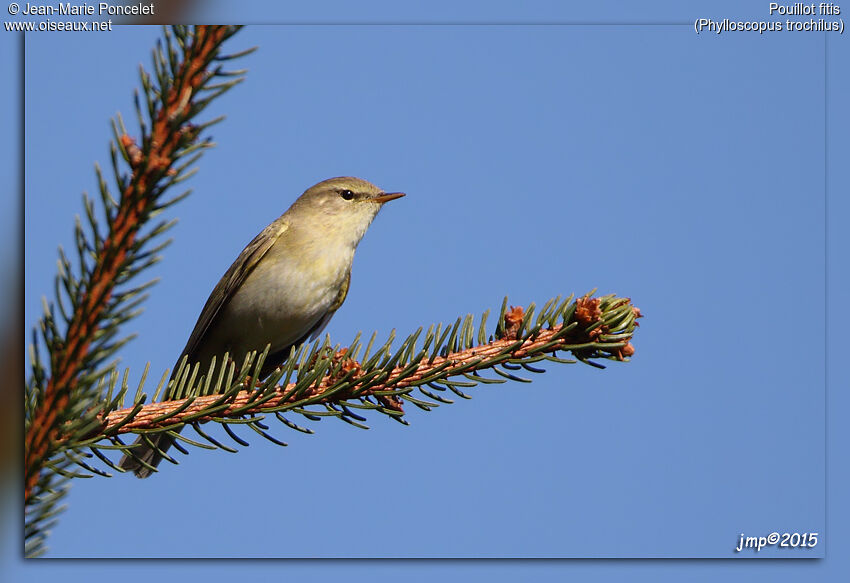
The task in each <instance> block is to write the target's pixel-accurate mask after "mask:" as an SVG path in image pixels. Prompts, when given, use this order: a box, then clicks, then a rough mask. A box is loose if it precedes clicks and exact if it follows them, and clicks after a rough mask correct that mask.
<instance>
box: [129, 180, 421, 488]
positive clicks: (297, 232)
mask: <svg viewBox="0 0 850 583" xmlns="http://www.w3.org/2000/svg"><path fill="white" fill-rule="evenodd" d="M402 196H405V194H404V193H403V192H390V193H387V192H384V191H383V190H381V189H380V188H378V187H377V186H375V185H374V184H372V183H371V182H368V181H366V180H363V179H361V178H355V177H352V176H341V177H336V178H329V179H327V180H323V181H322V182H319V183H318V184H315V185H314V186H311V187H310V188H308V189H307V190H306V191H305V192H304V193H303V194H302V195H301V196H300V197H298V198H297V199H296V200H295V202H293V203H292V205H291V206H290V207H289V209H288V210H287V211H286V212H285V213H283V214H282V215H281V216H280V217H278V218H277V219H276V220H275V221H273V222H272V223H271V224H269V225H268V226H267V227H266V228H265V229H263V230H262V231H261V232H260V233H259V234H258V235H257V236H256V237H254V239H253V240H252V241H251V242H250V243H248V245H247V246H246V247H245V249H243V250H242V252H241V253H240V254H239V257H237V258H236V261H234V262H233V264H232V265H231V266H230V268H229V269H228V270H227V271H226V272H225V274H224V276H223V277H222V278H221V280H220V281H219V282H218V284H217V285H216V286H215V288H214V289H213V291H212V293H211V294H210V296H209V298H208V299H207V301H206V303H205V304H204V307H203V309H202V310H201V314H200V316H199V317H198V321H197V323H196V324H195V327H194V329H193V330H192V333H191V334H190V335H189V340H188V341H187V342H186V346H185V348H184V349H183V351H182V352H181V354H180V358H179V359H178V361H177V364H176V365H175V367H174V373H173V374H176V372H177V369H178V368H179V364H180V362H181V361H182V360H183V358H184V357H185V358H186V359H187V363H188V364H189V365H190V366H193V365H195V364H196V363H197V364H199V365H200V370H201V371H202V372H203V371H207V370H208V369H209V366H210V364H211V361H212V359H213V357H215V358H216V361H217V362H221V359H222V357H223V356H224V354H225V353H228V354H229V356H230V359H231V360H232V361H233V362H235V363H236V365H237V366H239V364H241V363H242V362H243V360H244V358H245V356H246V355H247V354H248V352H250V351H253V350H259V351H263V350H264V349H265V347H266V346H269V352H268V355H267V357H266V360H265V362H264V364H263V367H262V370H261V371H260V378H265V377H266V376H268V375H269V374H271V373H272V372H274V370H275V368H277V367H278V366H280V365H281V364H283V362H284V361H285V360H286V359H287V357H288V356H289V354H290V349H291V348H292V347H296V348H297V347H298V346H300V345H301V344H302V343H304V342H307V341H311V340H314V339H315V338H316V337H318V335H319V334H321V332H322V331H323V330H324V329H325V327H326V326H327V325H328V322H329V321H330V319H331V318H332V317H333V315H334V313H336V311H337V310H338V309H339V308H340V306H342V303H343V302H344V301H345V298H346V296H347V294H348V288H349V284H350V281H351V264H352V261H353V259H354V252H355V250H356V248H357V245H358V244H359V243H360V240H361V239H362V238H363V236H364V235H365V234H366V230H367V229H368V228H369V225H370V224H371V223H372V221H373V219H374V218H375V216H376V215H377V214H378V211H380V210H381V208H382V207H383V205H384V204H385V203H387V202H389V201H391V200H395V199H397V198H401V197H402ZM225 364H226V363H223V364H222V365H221V366H224V365H225ZM172 380H174V377H172ZM148 439H149V440H150V441H151V442H153V445H154V446H155V447H150V446H149V445H148V444H147V443H146V442H145V441H144V439H143V437H141V436H140V437H139V438H138V439H137V440H136V441H135V443H134V444H133V448H132V451H133V455H130V454H126V453H125V455H124V456H123V457H122V458H121V461H120V462H119V467H120V468H121V469H123V470H126V471H132V472H133V473H134V474H135V475H136V476H137V477H139V478H147V477H148V476H150V475H151V474H153V473H154V471H155V470H154V469H151V468H156V467H157V466H158V465H159V463H160V462H161V461H162V455H161V454H160V453H159V452H158V451H157V449H158V450H160V451H162V452H165V451H167V450H168V448H169V447H171V445H172V444H173V443H174V438H173V437H171V436H170V435H168V434H167V433H157V434H153V435H150V436H149V437H148ZM140 460H141V461H140ZM142 462H143V463H142Z"/></svg>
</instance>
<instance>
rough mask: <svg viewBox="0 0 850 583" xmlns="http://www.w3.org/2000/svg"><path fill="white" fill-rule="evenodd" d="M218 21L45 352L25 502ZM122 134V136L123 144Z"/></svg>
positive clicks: (27, 449)
mask: <svg viewBox="0 0 850 583" xmlns="http://www.w3.org/2000/svg"><path fill="white" fill-rule="evenodd" d="M226 32H227V28H226V27H223V26H199V27H197V28H196V33H195V36H194V39H193V41H192V42H193V45H194V46H193V48H191V49H188V48H187V51H186V54H191V55H193V57H192V58H191V59H190V60H188V61H185V62H184V63H182V65H181V66H180V70H179V71H178V73H177V74H176V75H175V80H181V79H182V80H183V82H182V83H181V82H176V83H175V84H174V85H172V87H171V89H170V92H169V93H168V95H167V96H166V103H167V107H166V108H165V109H160V110H159V111H158V112H157V114H156V118H155V119H154V121H153V124H152V127H151V134H150V152H149V156H148V161H147V164H141V163H139V162H140V161H139V160H136V163H135V164H133V163H132V159H131V165H132V166H133V168H132V170H133V174H132V179H131V181H130V183H129V185H128V186H127V188H126V189H125V190H124V192H122V193H121V195H122V196H121V202H120V205H119V207H118V208H117V210H116V212H115V217H114V220H113V221H112V222H111V225H110V232H109V235H108V236H107V237H106V238H105V239H104V241H103V245H102V246H101V248H100V252H99V254H98V256H97V259H96V261H95V266H94V269H93V271H92V277H91V283H90V286H89V287H88V289H87V290H86V292H85V294H84V295H83V297H82V300H81V301H80V302H79V304H78V307H77V309H76V310H75V311H74V313H73V315H72V317H71V321H70V323H69V325H68V329H67V331H66V334H65V339H66V340H65V346H64V348H63V349H62V350H54V351H53V352H52V353H51V355H50V370H51V376H50V378H49V379H48V380H47V386H46V387H45V390H44V399H43V400H42V402H41V403H40V405H39V407H38V408H37V410H36V411H35V413H34V416H33V420H32V423H31V425H30V427H29V430H28V431H27V434H26V436H25V438H24V467H25V483H24V500H25V503H26V502H29V499H30V495H31V494H32V491H33V489H34V488H35V485H36V484H37V483H38V478H39V475H40V472H41V467H42V464H43V461H44V459H45V457H46V456H47V455H48V452H49V451H50V449H51V447H50V446H51V444H52V443H57V442H58V441H60V440H61V439H62V434H61V423H59V422H58V420H59V419H61V417H62V415H61V414H62V413H63V412H64V411H65V409H66V408H67V407H68V405H69V397H70V393H71V391H72V390H73V389H74V387H75V386H76V383H77V381H78V379H79V376H80V374H81V373H82V372H83V369H84V367H83V363H84V361H85V357H86V355H87V354H88V351H89V349H90V346H91V343H92V341H93V339H94V334H95V332H96V331H97V330H98V329H99V327H100V325H101V324H100V323H101V318H102V316H103V313H104V310H105V309H106V307H107V305H108V303H109V300H110V299H111V297H112V293H113V290H114V287H115V279H116V277H117V276H118V275H119V274H120V272H121V269H122V267H123V266H124V263H125V260H126V259H127V254H128V252H129V250H130V249H131V247H132V246H133V242H134V241H135V239H136V235H137V233H138V231H139V229H140V228H141V226H142V224H143V222H144V220H143V219H144V216H145V213H146V211H147V210H148V209H149V208H150V207H151V205H152V204H153V203H154V196H153V195H152V192H153V188H152V187H153V186H154V185H155V184H156V182H157V180H159V179H160V178H161V177H162V176H163V171H164V170H165V169H166V168H168V167H169V166H170V165H171V163H172V162H173V156H174V154H175V153H176V151H177V149H178V148H179V147H180V139H181V133H180V131H179V129H178V128H175V127H173V123H174V122H173V120H175V119H180V118H181V117H182V114H184V113H185V111H187V110H186V108H189V107H191V106H192V102H191V101H192V100H191V98H192V97H193V96H194V94H195V91H196V90H197V89H198V88H199V87H201V85H202V84H203V83H204V81H205V79H206V70H205V64H206V62H207V61H208V60H209V58H210V56H211V54H212V53H213V52H214V51H215V50H216V47H217V46H218V44H219V42H220V41H221V39H222V38H223V36H224V35H225V34H226ZM126 139H127V138H126V137H122V141H123V142H124V143H125V145H126Z"/></svg>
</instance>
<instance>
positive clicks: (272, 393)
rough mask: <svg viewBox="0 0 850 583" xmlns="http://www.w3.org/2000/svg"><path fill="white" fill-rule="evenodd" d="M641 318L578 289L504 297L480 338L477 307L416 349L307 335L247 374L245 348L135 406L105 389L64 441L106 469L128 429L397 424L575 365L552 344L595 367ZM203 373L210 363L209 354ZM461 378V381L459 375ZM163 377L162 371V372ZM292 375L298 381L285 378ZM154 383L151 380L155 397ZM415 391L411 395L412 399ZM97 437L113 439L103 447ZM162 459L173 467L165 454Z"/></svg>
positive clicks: (615, 301)
mask: <svg viewBox="0 0 850 583" xmlns="http://www.w3.org/2000/svg"><path fill="white" fill-rule="evenodd" d="M640 317H641V314H640V310H638V309H637V308H635V307H634V306H633V305H632V304H631V301H630V300H629V299H628V298H618V297H616V296H613V295H609V296H602V297H596V298H593V297H591V296H590V294H588V295H586V296H583V297H580V298H578V299H576V300H573V298H572V296H570V297H568V298H566V299H564V300H561V298H560V297H559V298H555V299H552V300H550V301H549V302H547V303H546V304H545V305H544V307H543V308H542V309H541V310H540V311H539V312H536V307H535V305H534V304H531V305H530V306H529V307H528V308H527V309H523V308H521V307H514V308H511V309H507V298H506V299H505V301H504V302H503V304H502V309H501V311H500V314H499V320H498V325H497V327H496V333H495V336H491V337H490V339H489V341H486V331H485V326H486V321H487V313H486V312H485V314H483V315H482V317H481V318H480V319H479V323H478V326H477V327H476V325H475V321H474V319H473V318H472V316H467V317H466V318H458V319H457V320H456V321H455V323H454V325H452V326H447V327H445V328H443V327H442V325H438V326H436V327H435V326H431V327H430V328H429V330H428V332H427V333H426V334H425V338H424V340H423V344H422V346H421V348H417V340H418V338H419V336H420V335H421V332H422V329H421V328H420V329H419V330H418V331H416V332H414V333H413V334H411V335H410V336H408V337H407V339H406V340H405V341H404V342H402V343H401V346H400V347H399V348H397V349H396V350H395V351H393V350H392V346H391V345H392V342H393V339H394V334H391V335H390V338H389V339H388V340H387V342H386V343H385V344H384V345H383V346H381V347H380V348H378V349H377V350H376V351H375V352H374V353H373V354H372V355H371V356H369V352H370V348H371V346H372V345H373V344H374V338H375V337H374V336H373V337H372V341H371V342H370V343H369V346H368V347H367V348H366V351H365V352H364V354H363V356H362V357H360V349H361V346H360V343H359V336H358V337H357V338H356V339H355V341H354V342H352V343H351V345H350V346H348V347H347V348H343V349H341V350H340V349H339V346H335V347H333V348H331V347H330V344H329V340H328V339H325V340H324V341H317V342H316V343H315V344H314V345H313V346H312V347H309V346H307V345H303V346H301V347H300V348H299V349H298V350H297V351H296V350H294V349H293V351H292V353H291V355H290V358H289V359H288V360H287V361H286V362H285V363H284V364H283V365H282V366H281V367H280V368H279V369H278V370H277V371H276V372H275V373H273V374H272V375H270V376H269V377H268V378H266V379H264V380H262V381H261V382H252V381H251V377H250V376H249V374H250V373H252V372H253V373H256V371H258V370H260V369H261V368H262V364H263V358H264V357H265V354H257V353H251V354H249V355H248V356H247V357H246V361H245V362H243V363H241V366H240V367H239V369H240V370H241V371H243V372H242V373H241V374H239V375H236V373H235V371H236V366H235V363H232V362H231V363H229V366H228V367H219V369H218V370H219V372H218V375H217V378H216V379H212V378H209V375H208V376H205V375H203V374H200V372H199V366H198V365H195V366H194V367H191V368H190V367H188V366H186V365H185V363H184V364H183V365H181V366H180V368H179V369H178V371H177V374H176V375H174V380H173V381H172V382H171V383H170V384H169V387H168V390H167V391H166V393H167V394H169V395H171V396H170V398H168V399H165V400H163V401H159V402H154V403H151V404H144V403H145V400H146V396H145V395H144V393H142V386H141V384H140V386H139V387H138V389H137V391H136V397H135V399H134V404H133V406H132V407H129V408H123V409H119V408H118V406H119V404H120V403H121V402H122V401H123V395H124V394H125V393H126V392H127V390H128V387H126V386H125V387H124V388H123V389H122V392H121V393H119V395H118V397H116V398H115V399H112V398H111V389H110V395H108V396H104V397H103V398H102V399H101V402H102V408H101V409H100V411H99V413H98V418H99V420H100V424H99V426H98V427H96V428H93V430H92V432H91V433H90V434H89V435H87V436H85V438H84V439H83V440H82V441H79V442H76V443H73V444H68V446H69V447H71V448H72V449H75V450H80V449H82V448H86V447H88V448H90V449H91V450H92V452H93V454H94V455H96V456H97V457H98V458H100V459H101V460H102V461H104V462H105V463H106V464H107V465H108V466H110V467H112V468H113V469H118V468H116V466H115V465H114V464H112V462H110V461H108V459H107V458H106V457H105V456H104V455H103V454H101V452H100V451H98V450H99V449H116V450H121V451H122V452H123V453H129V454H130V455H132V453H131V452H132V448H133V446H128V445H125V444H124V443H123V442H122V441H120V440H119V439H118V437H119V436H120V435H122V434H126V433H141V434H143V435H150V434H153V433H157V432H161V431H168V432H170V434H171V435H173V436H175V437H176V438H178V439H180V440H181V441H183V442H184V443H188V444H190V445H198V446H201V447H221V448H225V449H229V448H227V447H225V446H223V445H222V444H221V443H220V442H218V441H216V440H214V439H212V438H211V437H210V436H209V435H208V434H206V433H205V432H203V431H202V430H201V429H200V426H199V424H201V423H206V422H216V423H219V424H221V425H223V426H224V427H225V430H226V431H227V432H228V434H230V435H231V437H232V438H233V439H234V440H235V441H236V442H237V443H239V444H240V445H246V443H245V442H244V441H242V440H241V439H239V438H236V437H235V436H234V435H233V433H232V431H231V430H230V429H229V428H228V427H227V426H228V424H231V423H235V424H246V425H248V426H249V427H250V428H252V429H254V430H255V431H257V432H258V433H259V434H260V435H261V436H263V437H265V438H267V439H269V440H271V441H273V442H275V443H278V444H280V445H285V443H283V442H281V441H279V440H277V439H276V438H273V437H272V436H271V435H269V434H268V433H267V432H266V431H265V430H267V429H268V426H266V425H264V424H261V423H260V422H261V420H262V419H263V416H264V415H268V414H274V415H275V416H276V417H277V418H278V419H279V420H280V421H281V422H283V423H284V424H286V425H288V426H289V427H292V428H295V429H301V430H303V428H300V427H298V426H295V425H294V424H292V423H291V422H290V421H289V420H287V419H286V418H284V417H281V413H285V412H291V413H296V414H300V415H303V416H304V417H306V418H308V419H315V418H316V416H317V415H320V416H334V417H337V418H339V419H341V420H343V421H346V422H348V423H351V424H352V425H355V426H358V427H361V428H367V427H366V426H365V425H363V424H362V422H363V421H366V419H365V418H364V417H362V416H360V415H358V414H355V413H353V412H352V409H366V410H374V411H376V412H378V413H383V414H385V415H388V416H390V417H391V418H393V419H395V420H396V421H400V422H402V423H406V421H405V420H404V413H405V411H404V404H405V403H410V404H413V405H415V406H417V407H419V408H420V409H424V410H426V411H428V410H431V409H432V408H434V407H437V406H439V404H450V403H452V401H451V400H450V399H447V398H445V397H443V396H440V395H439V394H437V393H442V392H445V391H446V390H449V391H451V392H452V393H454V394H456V395H457V396H460V397H462V398H469V396H468V395H467V394H466V393H464V392H463V391H462V389H463V388H467V387H474V386H475V385H476V384H478V383H504V382H506V381H507V380H514V381H520V382H530V381H529V380H528V379H525V378H522V377H520V376H518V371H522V370H525V371H528V372H531V373H542V372H545V371H544V370H543V369H540V368H537V367H534V366H531V364H532V363H536V362H540V361H543V360H546V361H550V362H556V363H569V362H576V360H565V359H563V358H559V357H557V356H556V354H557V352H558V351H565V352H569V353H571V354H572V355H574V356H575V357H576V359H577V360H580V361H582V362H585V363H587V364H590V365H593V366H597V367H601V368H604V367H602V366H601V365H600V364H598V363H597V362H595V360H596V359H611V360H617V361H624V360H627V359H628V357H630V356H632V355H633V354H634V347H633V346H632V344H631V338H632V336H633V334H634V332H635V329H636V327H637V326H638V322H637V319H638V318H640ZM476 328H477V334H476ZM208 370H209V371H214V370H216V367H215V362H213V363H212V364H211V365H210V367H209V369H208ZM484 370H492V371H493V372H495V373H496V374H497V375H498V376H500V377H502V378H487V377H484V376H481V374H480V372H481V371H484ZM225 371H226V372H225ZM514 371H516V372H514ZM461 377H463V379H464V380H459V379H460V378H461ZM162 378H163V380H164V379H166V378H168V372H166V373H165V374H164V375H163V377H162ZM293 378H295V379H296V380H294V381H293V382H289V381H290V379H293ZM281 381H282V382H281ZM426 387H427V388H426ZM162 388H163V387H162V382H161V383H160V386H159V387H158V388H157V394H159V393H160V392H162ZM414 391H418V393H420V394H417V395H416V396H414V395H413V393H414ZM434 391H436V392H434ZM316 407H318V409H317V408H316ZM185 425H192V426H193V427H194V428H195V430H196V432H197V433H198V434H199V436H200V437H201V438H202V439H204V440H206V441H207V442H208V443H209V444H212V445H206V444H201V443H198V442H194V441H192V440H189V439H188V438H186V437H185V436H181V435H179V434H178V433H177V432H176V431H175V430H178V429H180V428H182V427H183V426H185ZM104 440H108V441H109V442H111V443H112V445H107V446H104V444H103V442H104ZM89 457H90V456H89ZM167 459H169V461H171V462H173V463H177V462H176V461H175V460H174V459H173V458H172V457H170V456H169V457H168V458H167ZM84 467H85V468H86V469H88V470H89V471H92V469H91V468H90V467H88V466H84ZM119 471H123V470H119ZM98 473H101V472H98Z"/></svg>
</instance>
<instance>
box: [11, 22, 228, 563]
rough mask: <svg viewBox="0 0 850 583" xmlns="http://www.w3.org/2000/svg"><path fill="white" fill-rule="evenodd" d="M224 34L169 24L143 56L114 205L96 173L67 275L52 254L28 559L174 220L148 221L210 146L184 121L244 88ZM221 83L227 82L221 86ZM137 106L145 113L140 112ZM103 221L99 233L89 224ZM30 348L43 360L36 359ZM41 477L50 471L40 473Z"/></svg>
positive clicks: (27, 462) (34, 382) (34, 370)
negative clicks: (136, 131) (140, 278)
mask: <svg viewBox="0 0 850 583" xmlns="http://www.w3.org/2000/svg"><path fill="white" fill-rule="evenodd" d="M237 30H238V27H231V26H197V27H185V26H174V27H170V28H166V29H165V33H164V44H163V42H160V43H159V44H158V46H157V48H156V49H155V50H154V54H153V67H154V71H155V75H154V78H152V77H151V76H150V75H149V74H148V73H147V72H146V71H145V70H144V69H141V71H140V77H141V84H142V88H143V93H142V97H141V98H140V95H139V93H138V92H137V93H136V96H135V97H136V99H135V101H136V110H137V116H138V123H139V128H140V132H141V136H140V137H141V139H140V140H139V142H138V144H137V141H136V140H135V139H133V138H131V137H130V135H129V133H128V131H127V129H126V128H125V126H124V122H123V119H122V118H121V117H120V116H119V117H118V118H117V120H113V123H112V129H113V133H114V141H113V142H112V143H111V151H110V154H111V161H112V166H113V172H114V180H115V184H116V186H117V191H118V199H117V200H116V199H115V198H113V196H112V194H111V192H110V189H109V186H108V185H107V182H106V180H105V178H104V176H103V172H102V171H101V169H100V167H99V166H95V172H96V176H97V180H98V187H99V191H100V204H99V205H98V204H96V203H95V201H94V200H92V199H90V198H89V197H88V196H87V195H85V194H84V195H83V207H84V211H85V219H86V223H85V224H84V223H83V221H81V220H80V219H79V218H77V221H76V225H75V229H74V237H75V244H76V247H77V257H76V266H75V265H74V264H73V263H72V260H71V259H70V258H69V257H68V256H67V255H66V254H65V252H64V251H63V250H62V249H61V248H60V250H59V273H58V275H57V278H56V286H55V288H56V289H55V294H56V296H55V301H54V303H48V302H47V301H46V300H45V302H44V314H43V316H42V318H41V320H40V322H39V330H38V331H34V333H33V344H32V345H31V347H30V362H31V374H30V377H29V379H28V381H27V384H26V387H25V393H26V398H25V436H24V501H25V508H26V511H25V512H26V536H25V540H26V542H25V544H26V554H27V556H33V555H36V554H39V553H40V552H42V551H43V542H44V538H45V537H46V527H47V525H48V523H49V520H50V517H52V516H54V515H55V514H56V513H57V512H58V511H59V510H60V509H59V508H58V507H57V505H56V504H57V501H58V500H59V499H60V498H61V497H62V496H63V495H64V493H65V491H66V486H67V484H66V483H65V481H66V480H67V479H68V478H69V477H77V476H78V475H77V474H76V473H74V472H70V471H68V470H67V468H68V467H69V466H70V465H71V464H77V465H79V464H80V463H81V460H80V459H79V458H80V455H78V454H76V453H75V452H73V451H72V450H71V449H69V447H68V444H69V443H73V442H74V441H77V440H79V439H80V437H81V436H83V435H86V434H88V433H90V432H91V431H92V428H94V427H97V425H98V424H99V421H98V419H97V417H96V411H97V410H98V407H97V405H99V402H98V399H99V397H100V396H101V392H100V388H101V387H102V386H103V384H104V380H105V378H106V377H107V376H108V375H111V374H112V371H113V370H114V366H115V365H114V363H107V361H108V360H109V359H110V358H111V357H112V356H113V355H114V354H115V352H116V351H117V350H118V349H119V348H120V347H121V346H123V345H124V344H125V343H126V342H128V341H129V340H130V339H131V338H132V336H125V337H119V336H118V334H119V331H120V325H121V324H122V323H124V322H125V321H127V320H129V319H130V318H132V317H134V316H135V315H137V314H138V312H139V310H138V306H139V305H140V304H141V303H142V302H143V301H144V299H145V298H146V296H145V295H144V294H143V293H142V292H143V291H144V290H145V289H146V288H147V287H148V286H149V285H150V284H152V283H153V282H148V283H147V284H142V285H136V286H135V287H132V286H130V285H129V284H130V282H131V281H132V280H133V279H134V278H135V276H136V275H138V274H139V273H140V272H142V271H143V270H144V269H146V268H147V267H150V266H151V265H153V264H154V263H156V262H157V261H158V260H159V255H158V253H159V251H160V250H161V249H162V248H163V247H164V246H165V245H167V244H168V243H169V241H167V240H166V241H159V238H160V235H161V234H162V233H163V232H164V231H166V230H167V229H168V228H169V227H170V226H171V225H172V224H173V222H168V221H163V222H160V223H159V224H157V225H154V226H152V227H150V226H149V223H150V221H151V219H153V218H154V217H155V216H156V215H157V214H159V213H160V212H162V210H163V209H165V208H166V207H168V206H170V205H172V204H174V203H175V202H177V201H178V200H180V199H181V198H182V197H183V196H185V195H186V194H188V192H187V193H184V194H183V195H180V196H177V197H175V198H173V199H171V200H164V199H163V195H164V193H165V192H166V191H167V190H168V189H169V188H170V187H172V186H174V185H176V184H178V183H179V182H182V181H183V180H185V179H186V178H188V177H189V176H190V175H191V174H192V172H193V170H192V169H191V168H190V167H191V166H192V165H193V163H194V162H195V161H196V160H197V158H198V156H199V155H200V153H201V152H202V151H203V149H205V148H208V147H210V146H211V145H212V143H211V141H210V140H209V138H203V139H202V138H201V137H200V136H201V133H202V132H203V131H204V130H205V129H206V128H208V127H209V126H210V125H211V124H212V123H215V122H216V121H218V120H212V121H210V122H206V123H203V124H201V125H195V124H193V123H192V120H193V119H194V118H196V117H197V115H198V114H199V113H200V112H201V111H202V110H203V109H204V108H205V107H206V106H207V105H209V103H210V102H211V101H212V100H213V99H214V98H215V97H217V96H218V95H220V94H221V93H222V92H223V91H226V90H227V89H229V88H230V87H232V86H233V85H235V84H237V83H239V82H240V81H241V80H242V76H241V72H236V76H235V77H233V73H232V72H228V71H224V70H223V69H222V66H221V65H220V64H218V60H219V59H222V58H223V57H222V56H221V55H220V49H221V45H222V43H223V42H224V41H225V40H227V39H228V38H230V37H231V36H232V35H233V34H235V33H236V32H237ZM221 78H225V79H226V81H225V82H223V83H222V82H219V80H220V79H221ZM141 99H144V102H145V106H146V107H145V108H144V109H143V108H142V106H141ZM99 213H101V214H102V218H103V219H104V223H105V225H106V226H105V229H104V227H102V226H101V224H100V222H99V220H98V214H99ZM39 332H40V340H41V341H42V342H43V344H44V348H45V349H46V350H47V362H45V361H43V360H42V357H41V354H40V353H39V349H38V345H39ZM45 469H49V470H50V471H44V470H45Z"/></svg>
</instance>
